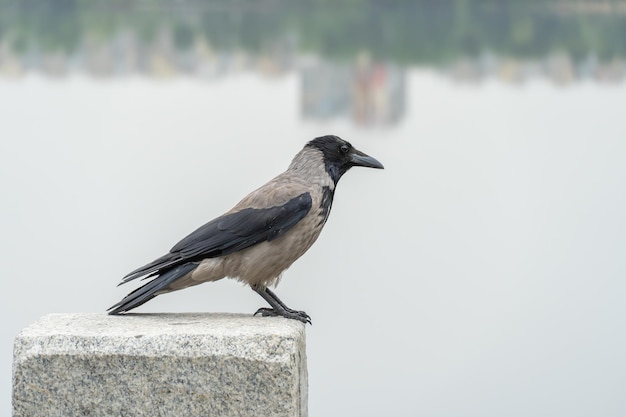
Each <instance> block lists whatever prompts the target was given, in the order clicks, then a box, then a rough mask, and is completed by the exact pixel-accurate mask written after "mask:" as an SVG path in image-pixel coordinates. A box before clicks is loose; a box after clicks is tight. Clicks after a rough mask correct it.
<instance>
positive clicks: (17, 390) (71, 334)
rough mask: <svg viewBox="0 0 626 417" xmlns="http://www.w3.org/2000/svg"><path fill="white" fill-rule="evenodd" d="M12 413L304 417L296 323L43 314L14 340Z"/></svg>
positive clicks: (300, 330) (302, 360)
mask: <svg viewBox="0 0 626 417" xmlns="http://www.w3.org/2000/svg"><path fill="white" fill-rule="evenodd" d="M13 413H14V416H29V417H32V416H113V415H115V416H151V417H154V416H255V417H258V416H306V415H307V371H306V354H305V330H304V325H303V324H302V323H300V322H297V321H295V320H288V319H283V318H269V317H251V316H244V315H230V314H129V315H125V316H108V315H105V314H51V315H48V316H44V317H42V318H41V319H40V320H39V321H37V322H36V323H34V324H32V325H31V326H29V327H27V328H25V329H24V330H23V331H22V332H21V333H20V334H19V335H18V336H17V337H16V339H15V346H14V359H13Z"/></svg>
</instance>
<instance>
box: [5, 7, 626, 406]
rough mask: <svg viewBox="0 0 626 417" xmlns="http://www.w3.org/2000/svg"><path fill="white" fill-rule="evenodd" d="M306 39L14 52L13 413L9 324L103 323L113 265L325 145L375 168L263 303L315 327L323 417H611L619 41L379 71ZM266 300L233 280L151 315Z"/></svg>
mask: <svg viewBox="0 0 626 417" xmlns="http://www.w3.org/2000/svg"><path fill="white" fill-rule="evenodd" d="M616 10H618V9H616ZM433 13H435V12H433ZM32 15H33V16H36V13H33V14H32ZM263 16H265V17H267V16H272V14H271V13H269V14H265V15H263ZM276 16H279V15H276ZM384 16H393V13H388V14H386V15H384ZM594 16H595V17H594V19H598V15H597V13H596V14H594ZM247 18H249V19H251V20H250V21H255V18H254V15H253V16H252V17H247ZM247 18H246V19H247ZM256 18H257V19H258V20H259V21H264V20H263V19H261V18H260V17H259V16H256ZM380 19H381V20H384V18H383V17H381V18H380ZM244 20H245V19H244ZM312 20H314V19H312ZM246 22H248V20H246ZM533 22H534V26H533V25H531V26H532V27H534V28H540V27H541V25H540V24H539V23H537V22H535V21H533ZM266 23H267V22H266ZM300 25H302V23H301V24H300ZM248 26H249V25H248ZM248 26H246V27H248ZM279 26H280V25H279ZM264 27H267V26H264ZM295 27H296V29H297V28H300V29H301V30H302V31H304V29H306V28H304V27H303V26H295ZM593 27H595V26H593ZM296 29H293V28H292V32H290V33H291V34H290V35H289V36H290V37H288V39H296V40H294V41H293V42H295V43H294V44H293V45H292V46H290V48H292V49H288V48H287V49H280V51H282V52H280V53H278V52H276V53H275V54H273V55H271V54H270V55H268V54H266V53H265V52H264V51H265V50H264V49H263V48H261V51H260V52H259V51H250V50H246V49H245V48H244V49H241V50H239V49H235V50H234V52H233V50H231V52H228V51H229V50H228V48H226V47H224V51H226V52H215V51H214V53H213V55H210V56H209V57H208V58H207V57H205V58H198V57H203V56H204V55H201V54H200V53H199V52H198V53H197V54H196V55H194V56H195V57H196V58H197V60H195V61H194V60H192V59H190V60H188V61H184V60H183V61H180V60H179V59H178V58H176V59H174V58H171V59H169V58H167V56H168V55H167V54H165V55H163V54H159V53H157V54H156V55H154V54H153V53H154V51H155V50H157V51H158V50H159V49H158V48H156V49H150V50H148V51H147V52H146V51H145V50H144V49H142V48H143V47H140V46H137V47H136V48H135V49H132V48H131V49H132V50H135V51H136V54H135V56H139V57H141V56H144V57H146V56H147V57H151V58H145V59H144V58H142V59H137V60H132V59H130V60H129V61H119V60H118V59H117V58H115V57H116V55H114V54H113V55H107V52H106V48H105V52H102V54H101V55H97V54H96V56H100V57H102V56H104V58H102V59H101V60H100V61H98V60H96V61H94V62H96V63H99V64H98V65H100V66H98V65H96V66H90V65H87V64H86V63H88V62H92V61H90V60H89V59H87V58H85V57H86V56H92V55H90V54H88V53H86V52H85V51H86V50H87V49H81V48H82V47H81V48H78V49H76V48H75V49H70V50H71V51H73V52H71V53H67V54H65V55H59V56H57V57H56V58H54V56H53V57H52V58H50V56H48V58H46V59H40V58H37V59H35V58H33V56H35V55H37V54H35V55H33V54H34V52H32V51H33V50H34V49H28V48H26V49H25V51H27V52H25V55H23V54H22V55H20V52H19V50H17V49H15V50H14V49H11V48H9V47H5V49H3V51H4V52H3V54H4V55H2V57H3V58H2V60H0V68H3V71H4V72H3V74H4V75H3V76H2V77H1V78H0V119H1V120H2V124H1V127H0V129H1V130H0V138H1V139H0V201H2V204H1V205H0V230H1V231H2V238H1V239H0V245H1V253H2V258H1V262H0V271H1V273H2V276H3V277H4V280H5V281H4V282H5V290H4V291H2V292H0V300H1V302H0V313H1V314H2V316H3V317H5V321H4V324H3V326H2V333H3V342H2V344H1V345H0V357H1V358H3V359H2V360H1V361H0V366H1V369H2V374H3V375H5V377H4V378H3V379H2V384H1V385H2V387H3V388H2V393H3V395H2V397H1V398H0V400H1V402H2V408H3V409H4V410H5V412H6V413H8V412H9V407H10V394H9V393H10V384H11V381H10V378H9V375H10V366H11V363H10V358H11V349H12V338H13V337H14V336H15V334H16V333H17V332H18V331H19V329H21V328H23V327H24V326H26V325H27V324H29V323H30V322H32V321H34V320H36V319H37V318H38V317H39V316H41V315H43V314H47V313H51V312H93V311H104V310H105V309H106V308H107V307H108V306H110V305H111V304H112V303H114V302H116V301H118V299H119V298H120V297H121V296H123V295H125V294H126V293H127V292H128V291H130V289H132V288H134V287H133V286H128V287H121V288H117V287H116V285H117V283H118V282H119V279H120V278H121V277H122V276H123V275H124V274H125V273H127V272H128V271H129V270H131V269H133V268H135V267H137V266H139V265H140V264H143V263H145V262H147V261H149V260H151V259H153V258H155V257H156V256H159V255H161V254H162V253H163V252H164V251H166V250H167V249H168V248H170V247H171V245H172V244H173V243H175V242H176V241H177V240H178V239H180V238H181V237H183V236H184V235H186V234H187V233H188V232H190V231H191V230H193V229H194V228H195V227H197V226H198V225H200V224H202V223H203V222H205V221H207V220H209V219H211V218H213V217H214V216H216V215H219V214H221V213H222V212H224V211H225V210H227V209H229V208H230V207H231V206H232V205H233V204H234V203H235V202H237V201H238V200H239V199H240V198H241V197H243V196H244V195H245V194H246V193H247V192H249V191H251V190H252V189H254V188H256V187H258V186H259V185H261V184H262V183H264V182H265V181H266V180H268V179H270V178H271V177H272V176H274V175H275V174H277V173H279V172H281V171H282V170H283V169H284V168H286V166H287V165H288V163H289V161H290V160H291V158H292V156H293V155H294V154H295V153H296V152H297V151H298V150H299V149H300V148H301V146H302V145H303V144H304V143H305V142H306V141H307V140H309V139H310V138H313V137H315V136H318V135H321V134H327V133H333V134H338V135H340V136H342V137H344V138H345V139H348V140H350V141H351V142H352V143H353V144H354V145H355V146H357V147H358V148H359V149H362V150H364V151H365V152H367V153H369V154H371V155H373V156H375V157H377V158H378V159H379V160H381V161H382V162H383V163H384V164H385V167H386V169H385V170H384V171H375V170H367V169H356V168H355V169H354V170H352V171H351V172H349V173H348V174H347V175H346V176H345V177H344V178H343V179H342V180H341V183H340V185H339V189H338V191H337V194H336V199H335V203H334V206H333V212H332V214H331V216H330V219H329V221H328V223H327V227H326V229H325V230H324V232H323V234H322V236H321V237H320V239H319V241H318V242H317V244H316V245H315V246H314V247H313V248H312V249H311V250H310V251H309V252H308V253H307V254H306V255H305V256H304V257H303V258H302V259H301V260H299V261H298V262H297V263H296V264H294V266H293V267H292V268H290V269H289V270H288V271H287V272H286V273H285V276H284V279H283V281H282V282H281V284H280V286H279V287H278V289H277V292H278V294H279V295H280V296H281V298H283V299H284V301H285V302H287V303H288V304H289V305H290V306H293V307H295V308H298V309H304V310H306V311H307V312H308V313H309V314H310V315H311V316H312V317H313V322H314V323H315V324H314V326H312V327H309V328H308V330H307V342H308V350H307V354H308V359H309V362H308V365H309V374H310V379H309V386H310V395H309V398H310V404H309V408H310V414H311V415H313V416H317V415H337V416H339V415H363V416H379V415H402V416H415V415H427V416H502V415H507V416H528V415H533V416H555V415H559V416H560V415H567V416H596V415H602V416H622V415H624V414H625V413H626V402H625V400H624V398H625V397H624V395H623V393H624V390H625V388H626V359H625V357H624V354H623V352H624V350H625V349H626V332H625V330H626V319H625V318H624V317H626V316H625V314H626V307H624V296H626V281H625V280H624V277H625V276H626V260H625V259H626V258H625V257H624V253H625V250H626V238H625V237H624V236H625V234H626V219H625V216H624V213H625V212H626V191H625V188H624V179H625V178H626V164H625V162H626V143H625V142H624V140H623V138H624V137H625V136H626V119H625V118H624V108H625V106H626V84H624V82H623V81H622V78H623V58H620V56H623V55H620V54H619V50H617V51H614V53H615V57H612V58H610V59H608V58H607V59H604V58H602V57H601V53H600V52H598V54H597V55H596V58H593V56H594V54H593V53H590V54H588V55H586V54H582V55H583V57H582V58H580V59H579V58H577V57H576V55H575V54H574V53H571V54H563V53H561V54H556V53H555V54H552V53H545V54H544V51H541V50H538V51H536V52H535V55H531V56H530V57H523V56H521V55H519V54H521V53H519V54H518V55H517V58H510V57H509V58H503V57H502V56H501V55H499V54H491V53H480V54H477V55H474V56H473V57H471V58H467V59H466V58H464V56H465V55H463V56H461V55H456V58H455V59H452V60H451V61H449V62H448V63H445V64H444V63H442V64H438V63H435V60H434V58H433V60H432V61H429V62H430V63H423V62H416V61H415V60H416V59H417V58H415V57H413V58H412V62H411V60H409V61H410V62H401V61H402V60H401V57H399V56H398V57H393V56H389V57H386V58H385V59H383V58H377V57H376V53H375V51H376V50H377V49H376V43H375V42H374V41H372V44H371V45H372V48H371V49H372V51H374V53H370V54H368V53H364V52H363V51H361V50H360V49H359V48H360V46H362V45H359V44H358V42H357V41H355V45H352V48H353V49H352V55H351V58H350V59H345V58H344V59H340V58H336V57H334V55H333V53H331V52H332V51H330V52H328V53H326V52H323V51H322V52H320V51H317V52H313V53H312V52H311V50H310V49H308V50H306V48H303V49H300V47H299V46H298V45H302V44H306V38H305V39H302V33H300V35H298V36H296V35H297V30H296ZM522 29H523V27H522ZM522 29H518V31H520V33H522V35H523V30H522ZM294 30H295V32H296V35H294ZM535 30H538V29H535ZM470 32H471V31H470ZM2 33H5V34H6V33H7V32H2ZM163 33H165V35H162V36H163V38H162V39H161V38H159V39H161V42H163V45H165V46H167V45H168V42H169V41H168V40H167V39H169V38H168V36H169V35H167V30H166V31H165V32H163ZM263 33H265V32H263ZM303 33H304V32H303ZM472 33H473V32H472ZM507 33H508V32H507ZM531 33H535V32H532V31H531ZM270 34H271V33H270ZM522 35H519V33H518V35H516V36H522ZM120 36H121V35H120ZM44 37H45V36H44ZM131 38H132V36H131ZM313 38H314V37H313ZM0 39H4V40H5V41H6V39H8V37H7V35H5V36H4V37H3V38H0ZM116 39H118V38H116ZM172 39H177V38H175V37H174V38H172ZM281 39H282V38H281ZM298 39H299V40H298ZM384 39H387V38H384ZM489 39H492V38H489ZM601 39H603V38H601ZM124 42H125V41H119V44H121V45H125V44H124ZM281 42H282V41H281ZM7 43H8V41H7V42H5V43H4V44H5V45H6V44H7ZM270 43H271V42H270ZM365 43H366V45H367V42H365ZM79 44H80V42H79ZM279 44H280V45H285V43H284V42H283V43H279ZM286 44H287V45H290V44H289V43H288V42H287V43H286ZM531 44H532V43H531ZM538 44H541V42H538ZM106 45H109V44H108V43H107V44H106ZM173 45H174V46H172V48H173V49H172V50H174V51H177V50H179V49H177V47H175V46H176V44H175V43H174V44H173ZM294 45H295V46H294ZM333 45H334V44H333ZM244 46H245V43H244ZM120 48H121V50H127V49H124V48H126V47H120ZM129 48H130V47H129ZM133 48H134V47H133ZM197 48H200V47H199V46H197ZM272 48H274V47H272ZM272 48H270V49H271V50H272V51H276V50H277V49H276V48H274V49H272ZM330 49H332V48H330ZM416 49H419V48H418V46H416ZM509 49H511V48H509ZM529 49H532V48H530V47H529ZM7 50H9V51H10V52H11V51H12V52H11V53H8V52H7ZM285 50H287V51H290V52H284V51H285ZM511 50H512V49H511ZM16 51H17V52H16ZM28 51H30V52H28ZM77 51H78V52H77ZM150 51H152V52H150ZM165 51H167V49H165ZM423 51H424V50H422V52H423ZM29 54H30V55H29ZM151 54H152V55H151ZM44 55H46V54H44ZM453 55H454V54H453ZM37 56H39V57H41V55H37ZM107 56H109V58H110V61H107V59H108V58H106V57H107ZM155 56H157V57H158V56H161V57H162V58H163V57H165V58H163V59H162V60H161V61H159V59H157V58H155ZM171 56H176V54H173V55H170V57H171ZM420 56H421V55H420ZM7 57H9V58H10V59H9V58H7ZM24 57H26V58H28V57H30V58H28V59H26V58H24ZM111 57H112V58H111ZM279 58H280V59H279ZM54 59H57V61H54ZM620 60H621V61H620ZM107 62H109V63H116V62H117V63H119V62H123V63H124V62H126V64H124V65H121V64H120V65H119V66H118V67H115V66H113V68H118V70H119V71H118V70H115V71H114V70H111V69H109V70H107V68H111V67H110V66H107V65H108V64H106V63H107ZM129 62H130V63H129ZM142 62H143V63H144V64H141V63H142ZM180 62H183V63H184V62H187V63H188V64H189V63H190V62H191V63H192V64H193V63H195V64H193V65H192V64H189V65H188V66H187V67H184V66H181V65H182V64H179V63H180ZM145 63H151V64H149V65H148V64H145ZM620 63H621V64H620ZM9 64H10V65H9ZM44 64H45V65H44ZM105 64H106V65H105ZM94 65H95V64H94ZM620 65H621V66H620ZM51 68H52V69H51ZM90 68H91V69H90ZM93 68H104V69H105V70H103V71H100V72H98V71H95V70H93ZM120 68H121V69H120ZM146 68H152V69H154V68H157V69H159V68H160V69H161V70H162V71H161V72H159V71H157V72H154V71H152V70H147V69H146ZM181 68H182V69H181ZM184 68H192V70H185V69H184ZM9 70H11V71H9ZM94 71H95V72H94ZM168 71H169V72H168ZM620 71H621V72H620ZM163 78H165V79H163ZM261 305H263V302H262V300H261V299H260V298H259V297H258V296H257V295H256V294H254V293H253V292H252V291H250V290H249V289H246V288H243V287H241V286H240V285H239V284H237V283H234V282H232V281H227V280H224V281H223V282H219V283H215V284H208V285H203V286H200V287H196V288H193V289H190V290H186V291H181V292H178V293H174V294H170V295H166V296H163V297H158V298H157V299H155V300H153V301H151V302H150V303H148V304H146V305H145V307H143V308H142V310H141V311H145V312H148V311H150V312H152V311H229V312H250V313H251V312H253V311H255V310H256V308H258V307H259V306H261Z"/></svg>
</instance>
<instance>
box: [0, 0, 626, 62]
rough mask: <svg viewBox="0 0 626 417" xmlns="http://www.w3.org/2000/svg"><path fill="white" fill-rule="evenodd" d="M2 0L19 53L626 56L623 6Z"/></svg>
mask: <svg viewBox="0 0 626 417" xmlns="http://www.w3.org/2000/svg"><path fill="white" fill-rule="evenodd" d="M594 4H595V3H594V2H580V1H567V0H560V1H495V0H492V1H486V0H483V1H470V0H456V1H409V0H397V1H375V0H347V1H342V2H335V1H330V0H308V1H300V2H293V1H281V0H274V1H269V0H265V1H263V0H260V1H197V0H196V1H185V2H172V1H163V0H142V1H138V0H134V1H133V0H125V1H121V0H109V1H107V2H93V1H87V0H53V1H52V0H23V1H18V0H0V41H1V42H3V43H4V44H5V45H9V47H10V48H11V49H12V50H14V51H15V52H17V53H24V52H26V51H27V50H28V49H29V48H33V47H36V48H38V49H39V50H43V51H46V52H60V53H71V51H74V50H76V48H79V47H80V45H81V43H82V42H84V41H85V39H87V40H89V41H90V42H95V43H97V42H106V41H107V40H109V39H111V38H112V37H113V36H115V35H116V34H118V33H120V32H122V31H129V30H130V31H132V32H133V33H134V34H135V35H136V36H137V37H138V39H139V41H140V42H143V43H146V44H149V43H151V42H153V41H154V39H155V37H156V36H157V34H158V33H159V31H160V30H163V29H164V28H165V29H167V30H170V31H171V32H172V33H173V40H174V43H175V45H174V46H175V48H176V49H177V50H179V51H184V50H187V49H189V48H191V47H192V46H193V44H194V41H195V40H196V39H197V38H199V37H201V38H204V39H206V40H208V41H210V44H211V45H212V46H213V47H214V48H215V49H217V50H233V49H242V50H246V51H252V52H254V51H261V50H263V48H265V47H267V45H271V44H273V43H274V42H275V41H276V40H277V39H281V38H285V37H291V38H293V39H295V40H296V42H297V48H298V50H299V51H302V52H313V53H317V54H320V55H323V56H326V57H330V58H334V59H338V60H342V59H345V60H351V59H353V58H354V57H355V56H357V55H358V54H359V53H362V52H367V53H368V54H369V55H370V56H372V57H373V58H375V59H383V60H391V61H394V62H398V63H404V64H407V63H417V64H427V65H429V64H430V65H438V64H442V63H446V62H449V61H450V60H453V59H455V58H458V57H463V56H475V55H477V54H480V53H483V52H490V53H495V54H498V55H501V56H510V57H519V58H540V57H542V56H545V55H547V54H551V53H555V52H558V53H560V52H562V53H566V54H568V55H569V56H570V57H572V58H573V59H574V60H579V59H583V58H585V57H587V56H589V55H590V54H592V55H594V56H595V57H597V58H598V59H600V60H611V59H615V58H621V57H624V56H625V53H626V42H624V39H626V6H625V4H624V3H623V2H610V1H609V2H602V7H600V6H599V5H598V4H595V5H594Z"/></svg>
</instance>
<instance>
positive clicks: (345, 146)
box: [341, 145, 350, 153]
mask: <svg viewBox="0 0 626 417" xmlns="http://www.w3.org/2000/svg"><path fill="white" fill-rule="evenodd" d="M349 150H350V148H349V147H348V145H341V152H343V153H348V151H349Z"/></svg>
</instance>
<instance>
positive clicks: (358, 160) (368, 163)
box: [350, 149, 385, 169]
mask: <svg viewBox="0 0 626 417" xmlns="http://www.w3.org/2000/svg"><path fill="white" fill-rule="evenodd" d="M350 162H351V163H352V166H359V167H368V168H378V169H384V168H385V167H384V166H383V164H381V163H380V162H379V161H378V160H377V159H376V158H372V157H371V156H369V155H366V154H364V153H363V152H361V151H357V150H356V149H355V150H354V152H353V153H352V156H351V157H350Z"/></svg>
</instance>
